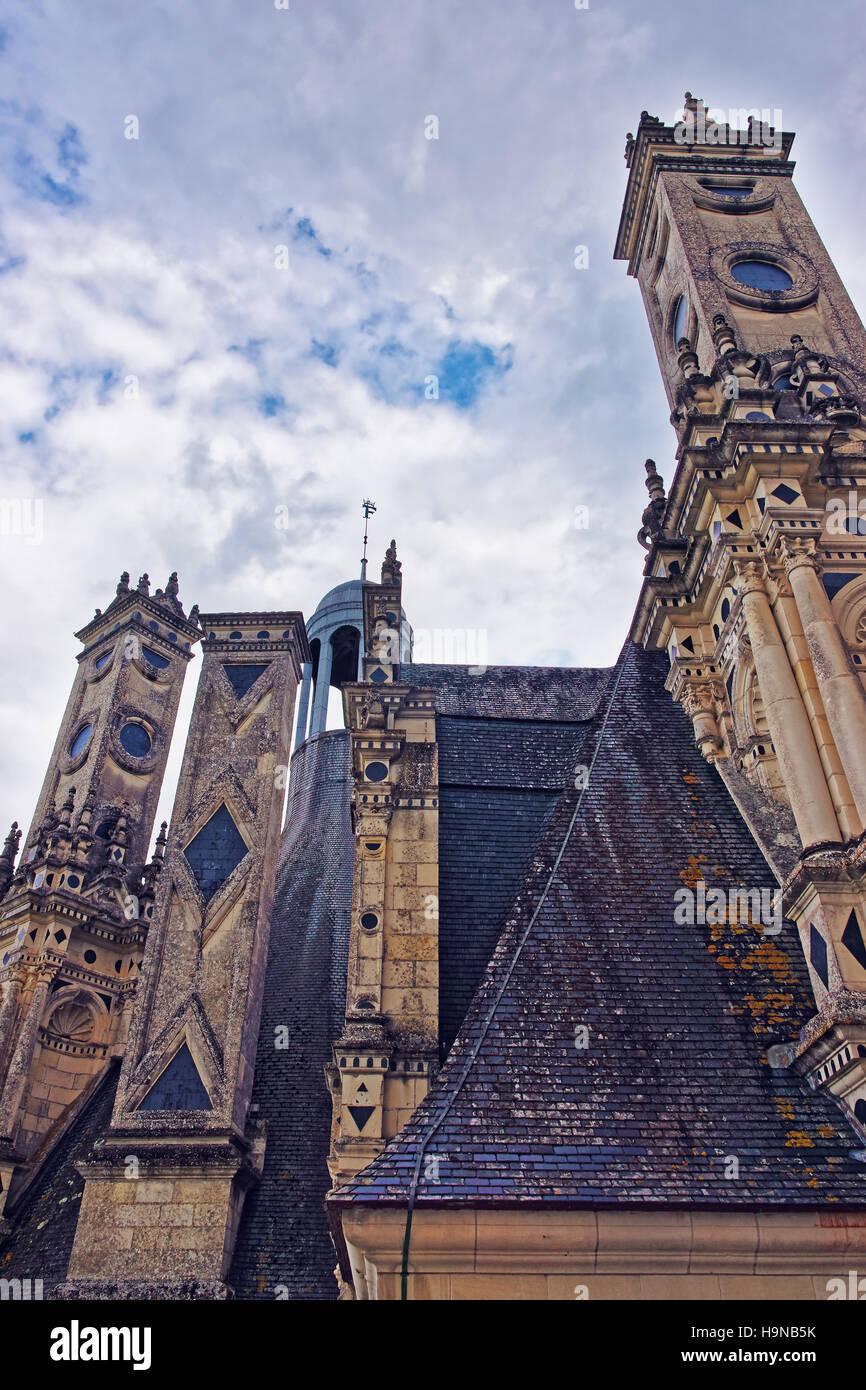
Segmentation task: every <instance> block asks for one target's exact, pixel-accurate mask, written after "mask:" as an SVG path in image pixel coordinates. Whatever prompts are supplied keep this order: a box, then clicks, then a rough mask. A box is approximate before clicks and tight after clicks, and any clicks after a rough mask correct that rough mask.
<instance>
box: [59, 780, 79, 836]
mask: <svg viewBox="0 0 866 1390" xmlns="http://www.w3.org/2000/svg"><path fill="white" fill-rule="evenodd" d="M74 810H75V788H74V787H70V788H69V792H68V795H67V797H66V800H65V801H64V803H63V805H62V806H61V808H60V815H59V816H58V818H57V824H58V825H62V826H64V828H68V827H69V825H70V823H71V821H72V812H73V811H74Z"/></svg>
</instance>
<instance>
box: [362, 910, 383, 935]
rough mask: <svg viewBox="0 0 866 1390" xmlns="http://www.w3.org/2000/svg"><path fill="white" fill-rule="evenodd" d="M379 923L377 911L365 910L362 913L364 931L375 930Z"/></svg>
mask: <svg viewBox="0 0 866 1390" xmlns="http://www.w3.org/2000/svg"><path fill="white" fill-rule="evenodd" d="M378 925H379V918H378V917H377V915H376V913H375V912H364V913H362V914H361V926H362V927H363V928H364V931H375V930H376V928H377V927H378Z"/></svg>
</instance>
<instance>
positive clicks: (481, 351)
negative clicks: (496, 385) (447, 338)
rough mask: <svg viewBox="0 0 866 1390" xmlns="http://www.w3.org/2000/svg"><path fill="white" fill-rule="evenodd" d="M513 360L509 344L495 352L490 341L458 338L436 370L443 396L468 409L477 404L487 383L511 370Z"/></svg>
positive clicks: (448, 348)
mask: <svg viewBox="0 0 866 1390" xmlns="http://www.w3.org/2000/svg"><path fill="white" fill-rule="evenodd" d="M511 363H512V352H511V347H510V346H509V345H506V346H505V347H504V348H500V349H499V351H494V349H493V348H491V347H488V345H487V343H479V342H478V341H477V340H476V341H473V342H468V343H464V342H461V341H459V340H458V339H454V340H453V341H452V342H450V343H449V344H448V347H447V348H446V350H445V353H444V355H443V357H442V359H441V361H440V362H439V366H438V367H437V368H436V369H435V370H436V376H438V378H439V399H440V400H444V401H451V403H452V405H456V406H459V408H460V409H461V410H466V409H468V407H469V406H471V405H474V404H475V402H476V401H477V399H478V397H479V396H480V395H481V392H482V391H483V390H485V388H486V387H487V386H489V385H490V384H491V383H492V382H494V381H496V380H498V378H499V377H502V376H504V375H505V373H506V372H507V371H509V370H510V368H511Z"/></svg>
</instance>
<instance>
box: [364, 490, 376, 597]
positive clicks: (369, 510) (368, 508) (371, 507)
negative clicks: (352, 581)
mask: <svg viewBox="0 0 866 1390" xmlns="http://www.w3.org/2000/svg"><path fill="white" fill-rule="evenodd" d="M361 510H362V511H363V513H364V553H363V555H362V556H361V582H362V583H363V582H364V581H365V580H366V578H367V523H368V522H369V520H370V517H371V516H372V515H373V512H374V511H375V510H376V503H375V502H371V501H370V499H369V497H365V498H364V500H363V502H362V503H361Z"/></svg>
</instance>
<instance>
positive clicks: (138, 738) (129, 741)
mask: <svg viewBox="0 0 866 1390" xmlns="http://www.w3.org/2000/svg"><path fill="white" fill-rule="evenodd" d="M120 742H121V745H122V746H123V747H124V748H125V749H126V751H127V753H131V754H132V756H133V758H144V757H146V755H147V754H148V753H149V752H150V734H149V733H148V732H147V729H145V728H144V726H143V725H142V724H133V723H129V724H124V726H123V728H122V729H121V731H120Z"/></svg>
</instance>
